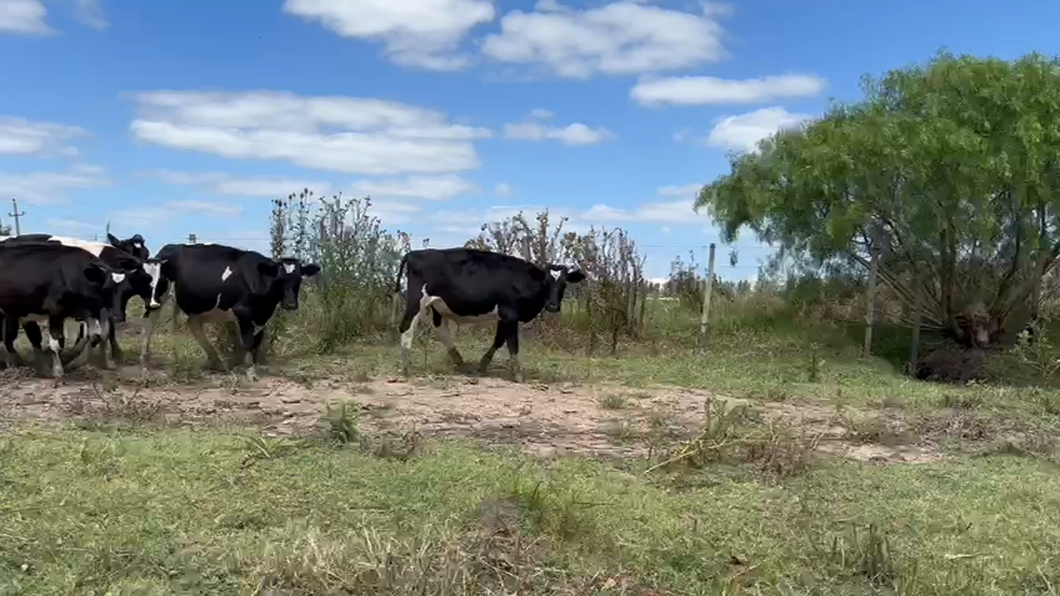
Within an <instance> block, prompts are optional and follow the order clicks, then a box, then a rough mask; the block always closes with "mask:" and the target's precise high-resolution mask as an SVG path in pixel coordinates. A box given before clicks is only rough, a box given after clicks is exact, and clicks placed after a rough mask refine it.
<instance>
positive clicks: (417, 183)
mask: <svg viewBox="0 0 1060 596" xmlns="http://www.w3.org/2000/svg"><path fill="white" fill-rule="evenodd" d="M352 190H353V192H354V194H356V195H370V196H372V197H373V198H375V197H383V198H386V197H401V198H410V199H427V200H431V201H445V200H448V199H451V198H453V197H455V196H458V195H463V194H470V193H478V192H482V191H481V189H480V188H479V187H478V185H476V184H475V183H474V182H471V181H469V180H464V179H463V178H460V177H459V176H456V175H455V174H449V175H445V176H409V177H407V178H400V179H393V178H391V179H376V180H360V181H358V182H356V183H354V185H353V188H352Z"/></svg>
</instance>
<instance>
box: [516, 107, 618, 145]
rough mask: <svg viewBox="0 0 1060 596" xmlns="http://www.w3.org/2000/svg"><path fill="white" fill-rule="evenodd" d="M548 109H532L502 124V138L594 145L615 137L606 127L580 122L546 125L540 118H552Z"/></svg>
mask: <svg viewBox="0 0 1060 596" xmlns="http://www.w3.org/2000/svg"><path fill="white" fill-rule="evenodd" d="M552 117H553V114H552V112H549V111H548V110H534V111H532V112H530V113H529V114H528V115H527V116H526V117H525V118H524V119H523V120H522V121H521V122H511V123H508V124H505V125H504V138H506V139H515V140H521V141H543V140H545V139H552V140H556V141H559V142H561V143H563V144H564V145H595V144H596V143H600V142H602V141H607V140H610V139H614V138H616V136H617V135H615V133H613V132H611V131H609V130H607V129H606V128H603V127H600V128H590V127H588V126H586V125H584V124H582V123H580V122H575V123H573V124H568V125H567V126H563V127H560V126H548V125H546V124H544V123H543V122H541V120H544V119H548V118H552Z"/></svg>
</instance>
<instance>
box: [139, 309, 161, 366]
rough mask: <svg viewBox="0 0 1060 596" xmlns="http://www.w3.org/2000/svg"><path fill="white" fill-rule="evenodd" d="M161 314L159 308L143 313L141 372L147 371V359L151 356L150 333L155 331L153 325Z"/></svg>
mask: <svg viewBox="0 0 1060 596" xmlns="http://www.w3.org/2000/svg"><path fill="white" fill-rule="evenodd" d="M161 314H162V309H160V308H155V309H152V310H149V311H147V312H145V313H144V325H143V328H142V329H141V331H140V368H141V370H142V371H143V372H147V366H148V364H149V362H148V361H149V360H150V358H151V335H152V334H153V333H154V332H155V325H157V324H158V317H159V316H160V315H161Z"/></svg>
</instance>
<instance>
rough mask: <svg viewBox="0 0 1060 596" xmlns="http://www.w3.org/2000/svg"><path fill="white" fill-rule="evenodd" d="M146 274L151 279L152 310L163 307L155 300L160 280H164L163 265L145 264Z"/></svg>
mask: <svg viewBox="0 0 1060 596" xmlns="http://www.w3.org/2000/svg"><path fill="white" fill-rule="evenodd" d="M144 272H145V273H147V275H149V276H150V277H151V304H150V306H151V308H158V307H160V306H162V305H161V304H159V302H158V299H157V298H155V292H157V291H158V280H160V279H162V264H161V263H144Z"/></svg>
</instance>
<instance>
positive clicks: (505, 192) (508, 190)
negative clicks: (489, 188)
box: [493, 182, 517, 197]
mask: <svg viewBox="0 0 1060 596" xmlns="http://www.w3.org/2000/svg"><path fill="white" fill-rule="evenodd" d="M493 192H494V194H496V195H497V196H498V197H510V196H512V195H514V194H515V193H516V192H517V189H516V188H515V187H514V186H512V185H511V184H508V183H507V182H500V183H498V184H497V185H496V186H494V187H493Z"/></svg>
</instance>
